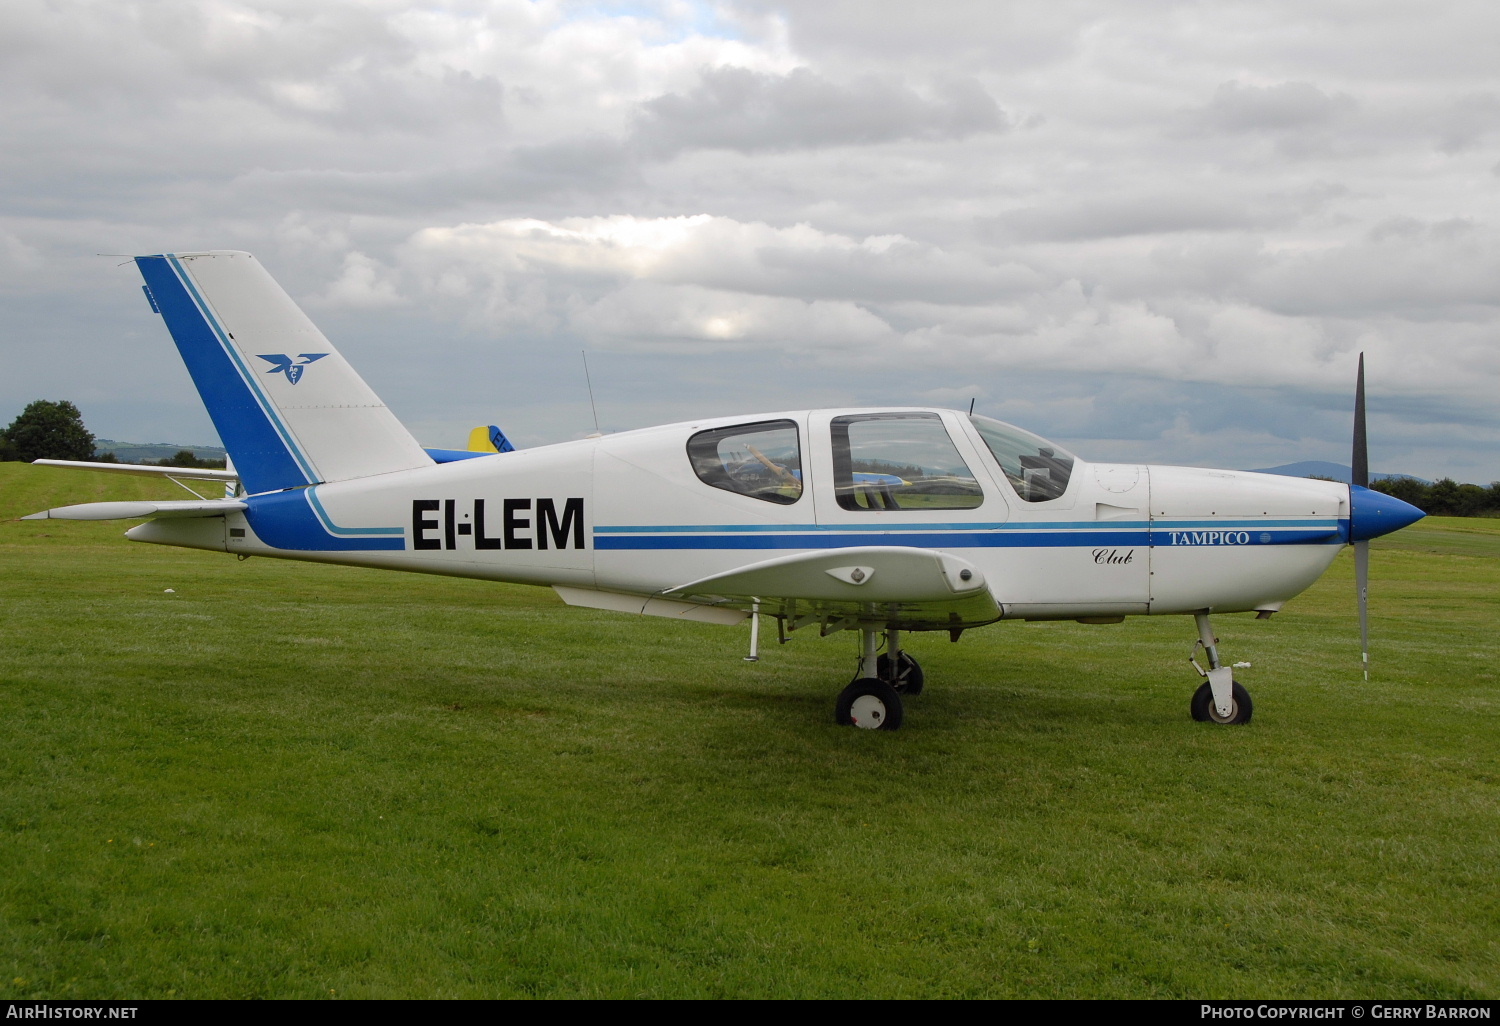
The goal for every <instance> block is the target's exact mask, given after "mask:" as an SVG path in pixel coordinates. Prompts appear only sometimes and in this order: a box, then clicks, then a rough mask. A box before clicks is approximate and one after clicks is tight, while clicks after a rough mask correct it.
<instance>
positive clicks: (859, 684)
mask: <svg viewBox="0 0 1500 1026" xmlns="http://www.w3.org/2000/svg"><path fill="white" fill-rule="evenodd" d="M862 700H863V701H862ZM856 717H857V718H858V719H859V720H860V722H856ZM833 719H834V722H836V723H837V724H838V725H839V726H841V727H863V728H864V729H866V730H899V729H900V728H901V719H902V708H901V696H900V695H898V694H896V689H895V688H893V687H891V686H890V685H889V684H887V683H886V682H885V681H883V680H876V679H875V678H874V677H861V678H860V679H859V680H857V681H855V682H854V683H853V684H850V685H849V686H848V687H847V688H845V689H844V690H843V691H842V692H841V693H840V694H839V700H838V704H837V705H835V706H834V709H833Z"/></svg>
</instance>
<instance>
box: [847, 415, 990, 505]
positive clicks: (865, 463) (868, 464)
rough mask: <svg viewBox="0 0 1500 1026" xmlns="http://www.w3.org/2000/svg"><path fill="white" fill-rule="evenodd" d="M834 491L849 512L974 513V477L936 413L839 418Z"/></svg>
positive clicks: (980, 495)
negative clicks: (858, 510)
mask: <svg viewBox="0 0 1500 1026" xmlns="http://www.w3.org/2000/svg"><path fill="white" fill-rule="evenodd" d="M830 426H831V430H832V438H833V487H834V494H835V496H836V497H837V498H838V503H839V505H840V506H842V507H843V508H844V509H861V510H891V509H903V510H927V509H973V508H974V507H975V506H978V505H979V504H980V503H982V502H983V501H984V491H983V490H982V489H981V488H980V487H979V482H978V481H976V480H974V473H973V471H971V470H970V469H969V467H968V464H966V463H964V460H963V457H962V456H960V455H959V454H958V449H957V448H956V447H955V446H954V445H953V439H951V438H949V437H948V429H947V428H945V427H943V420H942V418H941V417H939V416H938V415H937V414H935V413H863V414H855V415H851V416H848V417H835V418H833V421H832V422H831V425H830Z"/></svg>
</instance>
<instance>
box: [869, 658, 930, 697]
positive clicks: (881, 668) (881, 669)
mask: <svg viewBox="0 0 1500 1026" xmlns="http://www.w3.org/2000/svg"><path fill="white" fill-rule="evenodd" d="M875 672H876V674H877V675H878V676H879V677H880V679H881V680H883V681H885V682H886V683H887V684H889V685H890V686H891V687H893V688H895V689H896V694H898V695H920V694H921V693H922V683H923V681H924V680H926V677H925V676H924V675H923V673H922V667H921V666H919V665H918V664H917V661H916V660H915V659H913V658H912V657H911V656H910V655H909V654H907V653H906V652H902V653H901V657H900V658H899V659H898V660H897V661H896V672H895V673H892V672H891V656H890V653H889V652H882V653H880V658H879V659H877V660H876V661H875Z"/></svg>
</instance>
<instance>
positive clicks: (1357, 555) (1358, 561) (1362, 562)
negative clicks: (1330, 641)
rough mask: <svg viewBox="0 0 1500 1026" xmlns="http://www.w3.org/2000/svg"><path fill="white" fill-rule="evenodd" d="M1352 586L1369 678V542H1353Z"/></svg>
mask: <svg viewBox="0 0 1500 1026" xmlns="http://www.w3.org/2000/svg"><path fill="white" fill-rule="evenodd" d="M1354 587H1355V588H1356V589H1358V591H1359V647H1360V651H1361V652H1362V653H1363V656H1364V668H1365V680H1366V681H1368V680H1369V679H1370V543H1369V542H1367V541H1361V542H1355V543H1354Z"/></svg>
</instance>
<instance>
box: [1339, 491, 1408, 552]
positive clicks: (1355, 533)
mask: <svg viewBox="0 0 1500 1026" xmlns="http://www.w3.org/2000/svg"><path fill="white" fill-rule="evenodd" d="M1426 515H1427V514H1426V513H1423V512H1422V511H1421V510H1419V509H1417V507H1415V506H1413V505H1412V504H1411V503H1409V502H1402V501H1401V500H1400V499H1398V498H1396V497H1395V496H1394V495H1386V494H1385V493H1384V492H1377V491H1375V490H1374V489H1373V488H1361V487H1360V486H1359V485H1350V486H1349V540H1350V541H1352V542H1357V541H1369V540H1370V539H1371V538H1379V537H1380V536H1381V535H1382V534H1390V533H1391V532H1392V531H1399V530H1401V528H1403V527H1406V526H1408V525H1410V524H1415V523H1416V522H1417V521H1418V520H1421V519H1422V518H1423V517H1425V516H1426Z"/></svg>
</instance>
